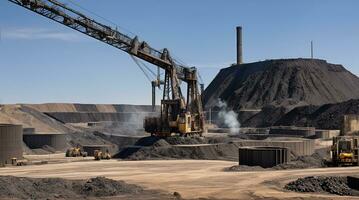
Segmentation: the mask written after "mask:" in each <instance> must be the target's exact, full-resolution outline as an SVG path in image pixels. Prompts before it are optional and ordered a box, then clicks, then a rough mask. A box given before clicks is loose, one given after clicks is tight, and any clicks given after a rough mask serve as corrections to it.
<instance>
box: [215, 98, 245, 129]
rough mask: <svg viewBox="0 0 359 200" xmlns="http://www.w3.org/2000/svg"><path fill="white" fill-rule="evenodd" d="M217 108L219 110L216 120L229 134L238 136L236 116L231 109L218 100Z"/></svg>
mask: <svg viewBox="0 0 359 200" xmlns="http://www.w3.org/2000/svg"><path fill="white" fill-rule="evenodd" d="M217 106H218V107H219V109H220V111H219V112H218V120H220V121H221V122H223V123H224V124H225V125H226V126H227V127H228V128H229V130H230V132H231V134H238V133H239V128H240V123H239V122H238V120H237V117H238V114H237V113H236V112H234V111H233V110H232V109H229V108H228V106H227V103H226V102H224V101H222V100H221V99H218V103H217Z"/></svg>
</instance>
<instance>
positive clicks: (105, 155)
mask: <svg viewBox="0 0 359 200" xmlns="http://www.w3.org/2000/svg"><path fill="white" fill-rule="evenodd" d="M94 157H95V160H102V159H106V160H110V159H111V155H110V153H109V152H108V150H106V152H102V151H100V150H95V151H94Z"/></svg>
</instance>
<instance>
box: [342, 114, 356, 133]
mask: <svg viewBox="0 0 359 200" xmlns="http://www.w3.org/2000/svg"><path fill="white" fill-rule="evenodd" d="M357 131H359V115H344V117H343V124H342V130H341V135H352V134H353V132H357Z"/></svg>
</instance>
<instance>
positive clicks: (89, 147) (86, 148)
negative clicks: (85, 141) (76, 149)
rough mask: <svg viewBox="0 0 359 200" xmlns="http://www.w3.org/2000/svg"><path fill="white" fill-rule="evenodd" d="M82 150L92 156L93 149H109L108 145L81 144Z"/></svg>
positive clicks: (104, 150) (103, 150)
mask: <svg viewBox="0 0 359 200" xmlns="http://www.w3.org/2000/svg"><path fill="white" fill-rule="evenodd" d="M82 148H83V150H84V151H85V152H87V155H88V156H94V152H95V150H100V151H102V152H106V151H110V148H111V146H110V145H83V146H82Z"/></svg>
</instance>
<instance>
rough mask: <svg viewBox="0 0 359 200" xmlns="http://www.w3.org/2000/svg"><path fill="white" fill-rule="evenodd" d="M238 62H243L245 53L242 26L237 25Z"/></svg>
mask: <svg viewBox="0 0 359 200" xmlns="http://www.w3.org/2000/svg"><path fill="white" fill-rule="evenodd" d="M236 30H237V64H242V63H243V53H242V27H241V26H237V28H236Z"/></svg>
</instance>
